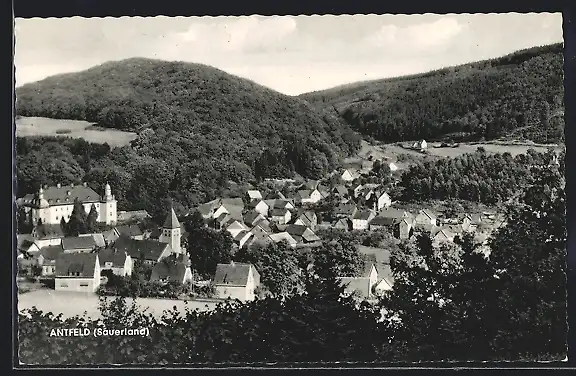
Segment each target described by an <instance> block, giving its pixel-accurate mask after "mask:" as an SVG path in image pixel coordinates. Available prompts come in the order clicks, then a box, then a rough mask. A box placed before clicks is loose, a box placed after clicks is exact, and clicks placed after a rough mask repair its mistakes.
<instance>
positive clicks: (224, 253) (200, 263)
mask: <svg viewBox="0 0 576 376" xmlns="http://www.w3.org/2000/svg"><path fill="white" fill-rule="evenodd" d="M233 244H234V241H233V239H232V236H231V235H230V233H229V232H228V231H225V230H224V231H218V230H214V229H210V228H198V229H195V230H192V231H190V232H189V235H188V253H189V256H190V262H191V264H192V267H193V268H194V269H195V270H196V271H197V272H198V274H199V275H201V276H202V277H205V278H212V277H213V276H214V273H215V272H216V266H217V264H219V263H229V262H230V261H231V260H232V245H233Z"/></svg>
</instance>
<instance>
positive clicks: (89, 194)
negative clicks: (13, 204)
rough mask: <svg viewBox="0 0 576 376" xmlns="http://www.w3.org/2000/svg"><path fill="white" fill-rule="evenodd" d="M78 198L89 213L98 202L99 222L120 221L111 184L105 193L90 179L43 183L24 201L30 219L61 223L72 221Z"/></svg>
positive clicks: (22, 200) (36, 221)
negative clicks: (94, 185) (75, 182)
mask: <svg viewBox="0 0 576 376" xmlns="http://www.w3.org/2000/svg"><path fill="white" fill-rule="evenodd" d="M75 200H78V201H79V202H80V203H81V204H82V206H83V207H84V210H85V211H86V213H89V212H90V210H91V208H92V206H94V207H95V208H96V211H97V213H98V218H97V221H98V222H101V223H105V224H107V225H110V224H115V223H116V221H117V217H116V215H117V213H116V198H115V197H114V195H112V190H111V188H110V185H109V184H106V186H105V187H104V195H103V196H100V195H99V194H98V193H96V192H95V191H94V190H93V189H92V188H90V187H88V185H87V184H86V183H84V184H81V185H74V184H70V185H67V186H63V185H61V184H58V185H56V186H53V187H48V186H44V187H40V189H39V190H38V193H36V194H35V195H27V196H25V197H23V198H22V199H21V200H20V202H21V203H22V206H23V207H24V210H25V212H26V214H27V221H28V223H30V224H32V225H36V224H38V221H39V220H40V222H41V223H45V224H60V221H61V220H62V218H64V219H65V220H66V221H68V220H69V219H70V215H71V214H72V210H73V209H74V202H75Z"/></svg>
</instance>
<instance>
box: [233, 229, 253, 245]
mask: <svg viewBox="0 0 576 376" xmlns="http://www.w3.org/2000/svg"><path fill="white" fill-rule="evenodd" d="M248 234H251V233H250V232H249V231H247V230H242V231H240V232H239V233H238V234H236V236H235V237H234V240H235V241H238V242H239V241H240V240H242V239H244V237H245V236H246V235H248ZM250 236H252V235H250Z"/></svg>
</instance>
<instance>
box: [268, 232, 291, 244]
mask: <svg viewBox="0 0 576 376" xmlns="http://www.w3.org/2000/svg"><path fill="white" fill-rule="evenodd" d="M268 236H269V237H270V239H272V241H273V242H274V243H280V242H281V241H285V242H286V243H288V245H289V246H290V247H296V245H298V242H297V241H296V239H294V238H293V237H292V235H290V234H289V233H288V232H286V231H284V232H279V233H277V234H270V235H268Z"/></svg>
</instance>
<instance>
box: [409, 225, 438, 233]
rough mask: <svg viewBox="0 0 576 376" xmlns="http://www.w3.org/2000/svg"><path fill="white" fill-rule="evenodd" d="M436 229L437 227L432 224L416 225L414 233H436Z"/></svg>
mask: <svg viewBox="0 0 576 376" xmlns="http://www.w3.org/2000/svg"><path fill="white" fill-rule="evenodd" d="M435 228H436V226H434V225H433V224H431V223H415V224H414V231H416V232H429V233H432V232H434V229H435Z"/></svg>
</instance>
